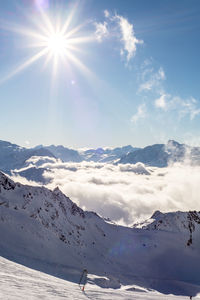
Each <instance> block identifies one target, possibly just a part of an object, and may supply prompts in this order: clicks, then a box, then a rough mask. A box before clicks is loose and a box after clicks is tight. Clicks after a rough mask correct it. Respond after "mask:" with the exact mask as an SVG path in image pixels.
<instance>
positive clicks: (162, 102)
mask: <svg viewBox="0 0 200 300" xmlns="http://www.w3.org/2000/svg"><path fill="white" fill-rule="evenodd" d="M167 97H168V95H166V94H161V96H160V97H159V98H157V99H156V100H155V106H156V107H158V108H161V109H163V110H166V109H167Z"/></svg>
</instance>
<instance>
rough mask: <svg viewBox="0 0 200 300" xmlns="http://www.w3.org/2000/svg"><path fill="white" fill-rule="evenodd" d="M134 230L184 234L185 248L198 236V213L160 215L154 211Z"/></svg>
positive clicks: (160, 213)
mask: <svg viewBox="0 0 200 300" xmlns="http://www.w3.org/2000/svg"><path fill="white" fill-rule="evenodd" d="M133 227H134V228H142V229H145V230H162V231H168V232H177V233H180V232H182V233H186V234H187V236H188V240H187V243H186V244H187V246H190V245H192V243H193V237H194V236H197V238H198V236H199V235H200V212H196V211H189V212H181V211H178V212H176V213H174V212H172V213H162V212H160V211H156V212H155V213H154V214H153V215H152V217H151V218H150V219H149V220H147V221H144V222H142V223H139V224H135V225H134V226H133Z"/></svg>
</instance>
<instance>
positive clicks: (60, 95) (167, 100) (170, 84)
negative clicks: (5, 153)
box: [0, 0, 200, 148]
mask: <svg viewBox="0 0 200 300" xmlns="http://www.w3.org/2000/svg"><path fill="white" fill-rule="evenodd" d="M72 11H74V15H73V16H72V17H71V20H70V22H69V26H68V28H67V30H66V32H65V33H66V34H67V33H68V32H71V30H73V29H74V28H76V26H79V25H82V26H79V27H80V28H79V30H77V31H75V32H74V33H73V31H72V34H71V38H72V40H76V41H75V44H73V41H72V42H71V41H69V40H66V43H68V44H67V45H69V47H71V48H70V50H69V51H68V50H67V51H68V52H67V51H66V52H65V50H66V49H65V46H64V47H63V45H62V41H61V49H58V43H57V45H55V44H54V43H53V44H52V39H51V36H50V39H49V40H50V42H49V40H48V49H47V50H48V51H49V52H51V54H52V56H53V57H54V55H55V51H57V52H56V54H57V56H58V59H57V68H56V69H54V73H53V62H54V59H53V58H52V57H51V58H50V59H49V61H48V62H46V60H47V57H48V55H49V52H48V51H47V53H46V52H45V54H44V55H43V56H42V57H40V58H39V59H38V60H35V61H34V62H33V63H31V61H30V59H31V58H33V57H35V55H37V54H38V53H39V52H40V51H46V50H45V49H46V48H45V47H47V46H45V45H43V44H41V45H39V46H37V47H36V46H35V45H36V44H37V43H38V42H40V41H39V40H38V37H36V36H34V35H33V31H34V33H37V34H38V35H45V34H46V33H44V30H47V29H48V28H47V27H48V26H47V24H46V23H45V22H44V16H45V17H46V18H48V19H49V20H50V22H51V23H52V24H53V26H52V27H53V28H55V26H56V24H58V21H59V20H60V24H61V25H62V24H64V23H65V22H66V20H69V16H70V13H71V12H72ZM199 13H200V2H199V1H198V0H190V1H188V0H187V1H185V0H173V1H172V0H165V1H161V0H160V1H157V0H152V1H143V0H126V1H124V0H109V1H103V0H101V1H97V0H85V1H84V0H82V1H79V2H76V1H67V0H63V1H62V0H59V1H56V0H52V1H51V0H49V1H48V0H22V1H17V0H10V1H1V2H0V64H1V69H0V103H1V110H0V120H1V136H0V139H2V140H9V141H11V142H15V143H17V144H20V145H23V146H25V145H27V146H34V145H37V144H63V145H65V146H68V147H75V148H77V147H100V146H120V145H126V144H132V145H133V146H145V145H148V144H153V143H160V142H161V143H162V142H166V141H167V140H168V139H175V140H178V141H180V142H186V143H189V144H195V145H199V144H200V138H199V130H200V93H199V90H200V85H199V79H200V60H199V53H200V37H199V30H200V19H199ZM61 27H62V26H61ZM25 31H26V32H25ZM61 38H62V37H61ZM83 40H84V41H83ZM67 47H68V46H67ZM74 48H75V49H74ZM27 61H29V63H28V65H27V67H26V68H22V66H23V65H24V64H25V63H26V62H27ZM55 70H56V71H55ZM17 71H18V72H17Z"/></svg>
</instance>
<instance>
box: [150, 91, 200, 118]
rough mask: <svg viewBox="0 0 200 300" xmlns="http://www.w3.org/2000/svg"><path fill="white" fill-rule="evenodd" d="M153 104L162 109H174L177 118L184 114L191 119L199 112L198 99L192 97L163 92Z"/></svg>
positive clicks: (182, 116)
mask: <svg viewBox="0 0 200 300" xmlns="http://www.w3.org/2000/svg"><path fill="white" fill-rule="evenodd" d="M154 105H155V107H157V108H158V109H161V110H163V111H168V112H169V111H176V112H177V114H178V118H179V120H181V119H182V118H184V117H186V116H189V118H190V120H193V119H194V118H195V117H196V116H198V115H199V114H200V108H199V106H198V101H197V100H196V99H195V98H193V97H190V98H189V99H182V98H181V97H179V96H172V95H169V94H165V93H163V94H161V95H160V97H159V98H157V99H156V100H155V101H154Z"/></svg>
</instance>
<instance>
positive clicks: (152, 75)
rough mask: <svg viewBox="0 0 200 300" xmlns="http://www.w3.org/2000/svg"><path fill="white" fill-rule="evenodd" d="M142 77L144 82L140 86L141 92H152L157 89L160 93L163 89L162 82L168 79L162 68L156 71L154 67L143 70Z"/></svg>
mask: <svg viewBox="0 0 200 300" xmlns="http://www.w3.org/2000/svg"><path fill="white" fill-rule="evenodd" d="M141 77H142V79H143V82H142V83H141V84H140V87H139V91H140V92H141V91H150V90H153V89H156V91H158V92H160V91H161V90H162V89H163V88H162V82H163V81H164V80H165V79H166V76H165V72H164V70H163V68H162V67H160V68H159V69H158V71H155V70H154V69H153V68H152V67H151V68H150V67H148V68H146V69H144V70H143V72H142V74H141Z"/></svg>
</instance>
